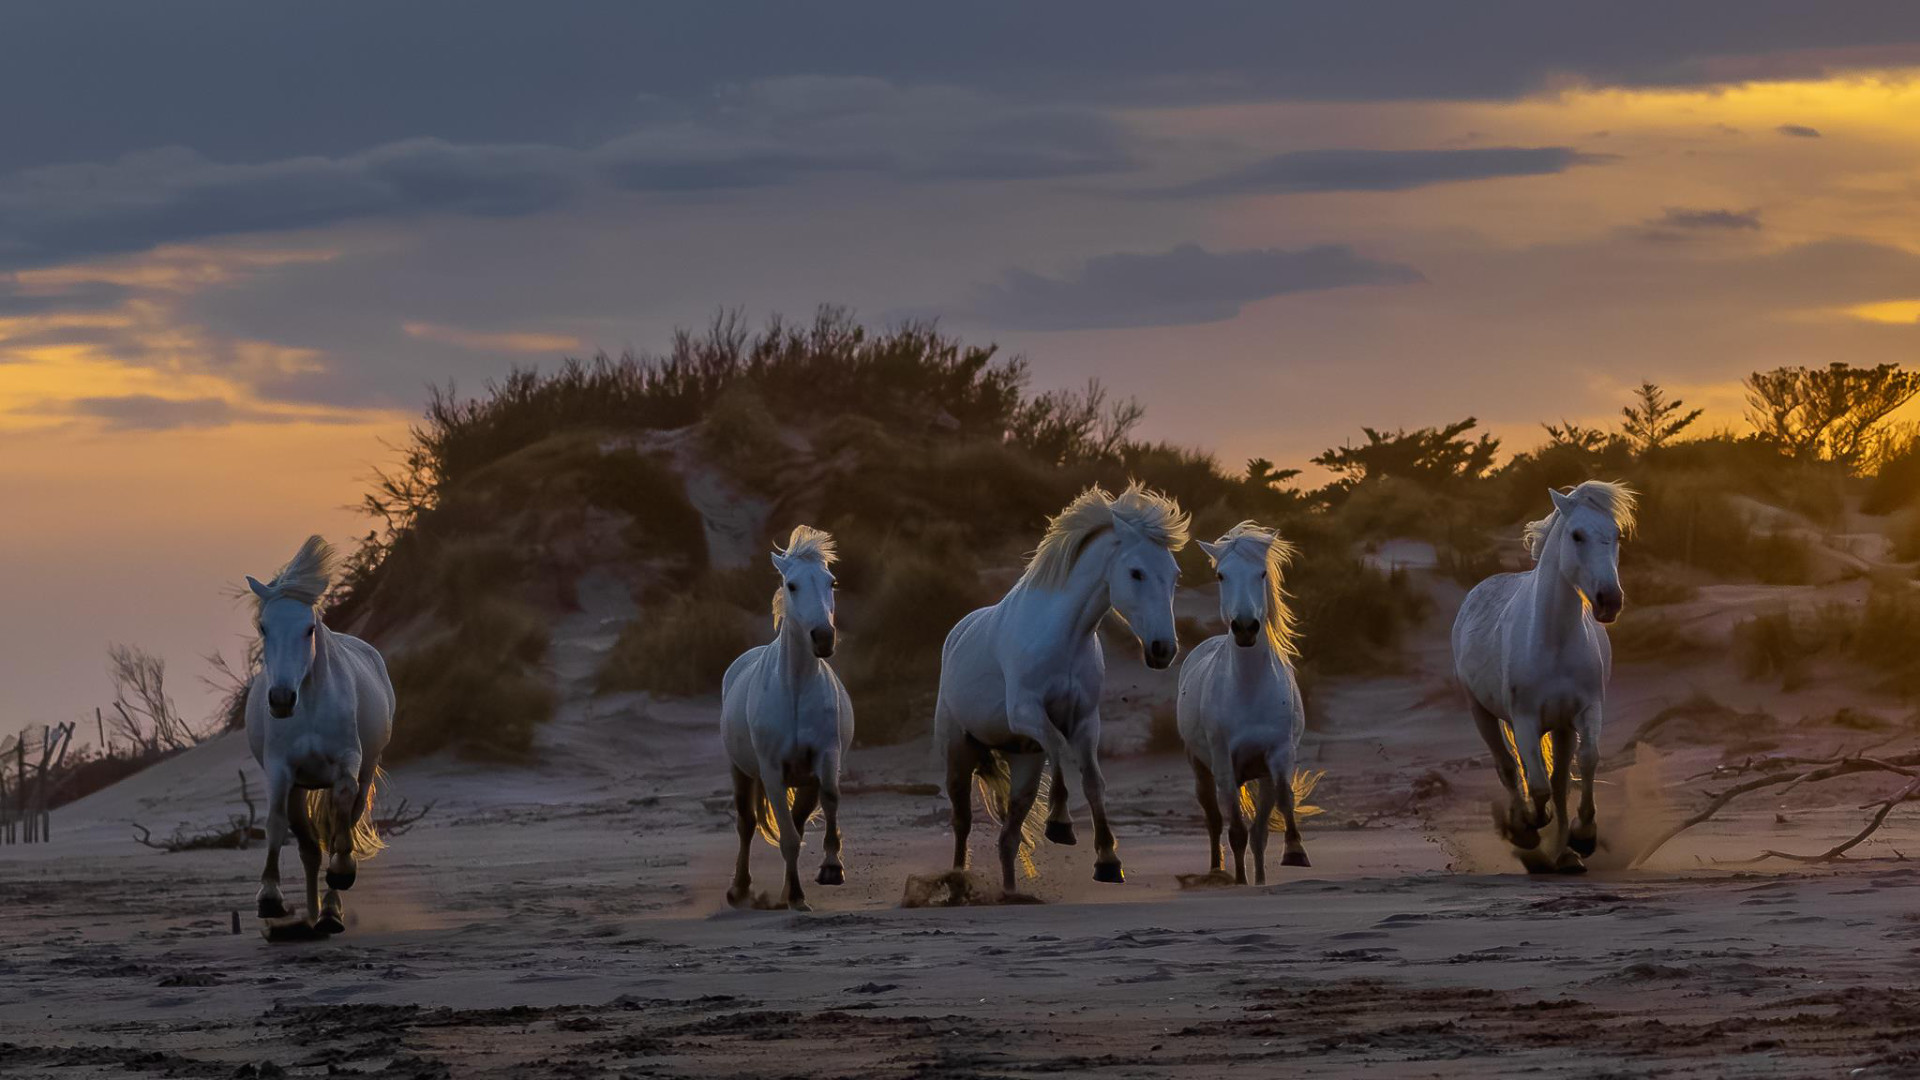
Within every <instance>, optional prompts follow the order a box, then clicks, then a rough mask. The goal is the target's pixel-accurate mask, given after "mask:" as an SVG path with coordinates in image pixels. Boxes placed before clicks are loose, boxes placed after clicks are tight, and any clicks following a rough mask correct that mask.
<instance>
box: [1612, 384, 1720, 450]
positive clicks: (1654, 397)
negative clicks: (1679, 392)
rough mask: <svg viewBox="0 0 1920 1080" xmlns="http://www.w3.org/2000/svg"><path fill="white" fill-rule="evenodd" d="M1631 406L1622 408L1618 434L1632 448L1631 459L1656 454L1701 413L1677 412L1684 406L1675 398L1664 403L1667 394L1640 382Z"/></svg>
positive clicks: (1697, 410) (1697, 411)
mask: <svg viewBox="0 0 1920 1080" xmlns="http://www.w3.org/2000/svg"><path fill="white" fill-rule="evenodd" d="M1633 398H1634V399H1633V403H1632V404H1630V405H1627V406H1625V407H1623V408H1622V409H1621V410H1620V415H1621V416H1622V417H1624V418H1625V419H1623V420H1622V421H1621V422H1620V434H1621V435H1622V436H1624V437H1625V438H1626V440H1627V444H1628V445H1629V446H1632V447H1633V454H1634V456H1635V457H1644V456H1645V455H1646V454H1647V453H1648V452H1649V451H1652V450H1658V449H1659V448H1660V447H1662V446H1665V445H1666V444H1667V443H1669V442H1671V441H1672V440H1673V439H1674V438H1675V437H1677V436H1678V435H1679V434H1680V433H1681V432H1682V431H1685V430H1686V429H1687V428H1688V426H1690V425H1691V424H1692V423H1693V422H1694V421H1695V420H1698V419H1700V414H1701V413H1702V412H1703V411H1705V410H1702V409H1695V410H1693V411H1692V412H1685V413H1683V412H1681V411H1680V410H1681V409H1683V408H1684V407H1685V406H1686V404H1687V403H1686V402H1684V401H1681V400H1680V399H1679V398H1674V399H1673V400H1671V401H1669V400H1667V392H1666V391H1665V390H1662V389H1660V387H1659V385H1658V384H1655V383H1652V382H1647V381H1642V382H1641V383H1640V388H1639V389H1638V390H1635V391H1634V395H1633Z"/></svg>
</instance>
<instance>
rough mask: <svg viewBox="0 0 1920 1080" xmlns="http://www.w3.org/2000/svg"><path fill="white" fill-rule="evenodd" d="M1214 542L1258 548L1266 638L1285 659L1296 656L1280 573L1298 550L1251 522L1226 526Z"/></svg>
mask: <svg viewBox="0 0 1920 1080" xmlns="http://www.w3.org/2000/svg"><path fill="white" fill-rule="evenodd" d="M1215 543H1217V544H1219V545H1221V546H1223V547H1226V548H1228V549H1229V550H1231V549H1233V548H1236V547H1240V546H1243V545H1244V546H1245V547H1247V548H1258V549H1259V550H1258V553H1257V554H1256V556H1255V557H1257V558H1259V559H1261V560H1262V561H1263V562H1264V563H1265V564H1266V568H1267V641H1268V643H1269V644H1271V645H1272V646H1273V650H1274V651H1275V652H1277V653H1279V654H1280V655H1281V656H1283V657H1285V658H1286V659H1289V660H1292V659H1294V658H1296V657H1298V656H1299V655H1300V642H1299V633H1298V631H1296V630H1295V629H1294V625H1293V609H1292V608H1291V607H1288V606H1287V591H1286V589H1285V588H1283V587H1282V584H1283V582H1282V575H1284V574H1285V572H1286V569H1287V564H1288V563H1291V562H1292V561H1293V557H1294V556H1295V555H1297V554H1299V552H1300V549H1299V548H1296V547H1294V546H1293V544H1291V543H1289V542H1288V541H1286V540H1283V539H1281V537H1280V534H1279V533H1278V532H1276V531H1275V530H1273V529H1269V528H1267V527H1266V526H1265V525H1259V524H1255V523H1254V522H1251V521H1243V522H1241V523H1240V524H1238V525H1235V526H1234V527H1233V528H1231V529H1228V530H1227V531H1226V533H1225V534H1224V535H1222V536H1221V537H1220V539H1219V540H1217V541H1215Z"/></svg>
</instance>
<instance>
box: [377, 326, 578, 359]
mask: <svg viewBox="0 0 1920 1080" xmlns="http://www.w3.org/2000/svg"><path fill="white" fill-rule="evenodd" d="M401 329H402V330H404V331H406V334H407V336H408V337H410V338H417V339H419V340H421V341H434V342H438V343H440V344H442V345H453V346H457V347H458V348H462V349H474V350H477V351H480V352H514V353H563V352H577V351H579V349H580V348H581V342H580V339H579V338H576V337H573V336H571V335H568V334H542V333H531V332H513V331H507V332H498V333H489V332H485V331H480V330H462V329H460V328H459V327H457V326H441V325H439V324H438V323H428V322H410V323H406V324H404V325H403V326H402V327H401Z"/></svg>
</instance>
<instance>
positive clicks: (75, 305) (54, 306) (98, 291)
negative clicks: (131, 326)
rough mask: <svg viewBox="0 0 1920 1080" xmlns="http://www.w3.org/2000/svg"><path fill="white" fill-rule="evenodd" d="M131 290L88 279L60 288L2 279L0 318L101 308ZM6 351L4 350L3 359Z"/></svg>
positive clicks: (108, 305) (127, 294) (126, 294)
mask: <svg viewBox="0 0 1920 1080" xmlns="http://www.w3.org/2000/svg"><path fill="white" fill-rule="evenodd" d="M130 294H131V290H129V289H127V288H126V287H125V286H122V285H109V284H106V283H104V282H86V283H84V284H80V285H75V286H71V287H68V288H64V289H60V290H58V291H52V292H49V291H39V290H33V291H28V290H22V289H20V288H19V287H18V286H13V285H8V284H7V283H6V282H5V281H4V280H0V318H8V317H16V316H21V315H50V314H55V313H58V312H69V311H98V310H103V309H106V308H110V307H113V306H114V305H116V304H118V303H120V302H121V301H122V300H125V299H126V298H127V297H128V296H129V295H130ZM4 360H5V354H4V353H0V361H4Z"/></svg>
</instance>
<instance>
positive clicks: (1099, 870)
mask: <svg viewBox="0 0 1920 1080" xmlns="http://www.w3.org/2000/svg"><path fill="white" fill-rule="evenodd" d="M1093 880H1095V881H1104V882H1106V883H1107V884H1109V885H1118V884H1119V883H1121V882H1123V881H1125V880H1127V875H1126V874H1125V873H1123V872H1121V870H1120V864H1119V863H1117V862H1107V863H1094V864H1093ZM1009 891H1011V890H1009Z"/></svg>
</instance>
